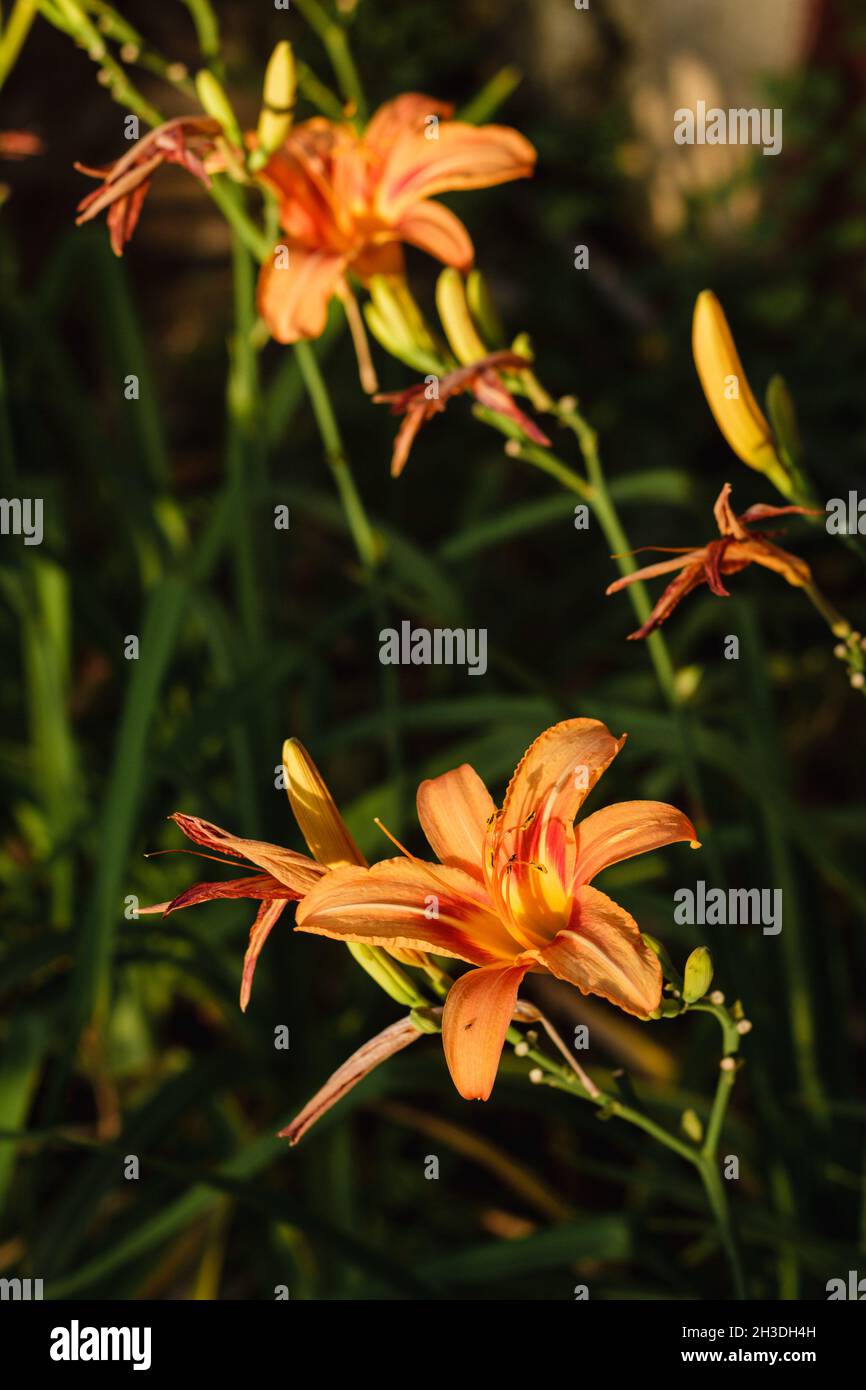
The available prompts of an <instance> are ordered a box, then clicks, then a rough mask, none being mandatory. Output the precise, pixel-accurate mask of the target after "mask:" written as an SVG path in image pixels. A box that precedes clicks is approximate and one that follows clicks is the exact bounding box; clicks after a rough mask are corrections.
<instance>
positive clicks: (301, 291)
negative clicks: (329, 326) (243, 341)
mask: <svg viewBox="0 0 866 1390" xmlns="http://www.w3.org/2000/svg"><path fill="white" fill-rule="evenodd" d="M275 250H276V248H275ZM345 268H346V262H345V259H344V257H342V256H337V255H334V254H333V253H332V252H329V251H310V250H307V249H306V248H305V247H302V246H297V245H295V244H294V243H293V244H291V245H290V246H289V247H288V265H286V266H285V267H283V268H280V266H279V265H278V263H277V258H276V255H274V256H272V257H271V258H269V259H268V260H267V261H265V263H264V265H263V266H262V269H261V273H260V275H259V285H258V310H259V313H260V314H261V316H262V318H263V319H264V320H265V323H266V324H267V325H268V328H269V329H270V332H271V335H272V336H273V337H274V338H276V340H277V342H278V343H296V342H298V341H299V340H300V339H301V338H318V337H319V335H320V333H322V332H324V328H325V324H326V323H327V321H328V304H329V302H330V299H331V296H332V295H334V294H335V293H336V291H337V287H338V286H339V284H340V282H341V280H342V278H343V271H344V270H345Z"/></svg>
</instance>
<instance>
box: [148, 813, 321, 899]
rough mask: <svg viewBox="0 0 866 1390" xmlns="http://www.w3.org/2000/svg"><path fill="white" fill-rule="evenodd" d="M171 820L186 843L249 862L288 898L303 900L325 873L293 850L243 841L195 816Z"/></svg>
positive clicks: (182, 816) (177, 815)
mask: <svg viewBox="0 0 866 1390" xmlns="http://www.w3.org/2000/svg"><path fill="white" fill-rule="evenodd" d="M170 819H171V820H173V821H175V822H176V823H177V825H179V826H180V828H181V830H182V831H183V833H184V835H186V837H187V839H189V840H192V841H193V842H194V843H195V844H197V845H204V846H205V847H206V848H207V849H216V850H220V852H221V853H222V854H231V855H233V856H234V857H235V858H236V859H248V860H249V861H250V863H251V864H257V865H258V867H259V868H260V869H265V870H266V871H267V873H269V874H273V876H274V878H276V879H279V881H280V883H282V884H284V885H285V886H286V888H289V889H290V890H291V891H290V892H289V893H287V894H286V896H287V897H297V898H300V897H303V895H304V893H309V891H310V889H311V888H312V887H313V886H314V885H315V884H316V883H317V882H318V881H319V879H320V878H321V877H322V874H323V873H324V872H325V870H324V869H323V868H322V866H321V865H320V864H317V863H315V861H314V860H312V859H308V858H307V856H306V855H305V854H295V852H294V850H291V849H283V848H282V846H280V845H271V844H268V843H267V841H265V840H243V839H241V837H240V836H239V835H232V834H231V833H230V832H229V831H228V830H222V829H221V828H220V826H218V825H213V824H212V823H211V821H207V820H201V819H200V818H199V817H198V816H185V815H183V814H182V813H181V812H180V811H176V812H175V814H174V815H173V816H171V817H170Z"/></svg>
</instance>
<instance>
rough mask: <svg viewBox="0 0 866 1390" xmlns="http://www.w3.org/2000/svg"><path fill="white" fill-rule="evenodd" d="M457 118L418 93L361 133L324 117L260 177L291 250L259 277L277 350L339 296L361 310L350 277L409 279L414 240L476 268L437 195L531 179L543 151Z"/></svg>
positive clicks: (307, 125) (449, 260)
mask: <svg viewBox="0 0 866 1390" xmlns="http://www.w3.org/2000/svg"><path fill="white" fill-rule="evenodd" d="M452 115H453V107H452V106H451V105H449V104H448V103H447V102H441V101H436V100H434V99H433V98H432V97H428V96H423V95H421V94H420V93H417V92H408V93H406V94H405V95H403V96H400V97H397V98H396V99H395V100H393V101H389V102H386V103H385V105H384V106H381V107H380V108H379V110H378V111H377V112H376V113H375V115H374V116H373V117H372V119H371V120H370V122H369V124H368V125H367V127H366V129H365V130H364V132H363V133H362V134H359V133H358V131H357V130H356V129H355V127H354V126H352V125H350V124H349V123H348V122H346V123H335V122H333V121H329V120H326V119H325V118H324V117H323V116H316V117H314V118H313V119H312V120H309V121H304V122H303V123H302V124H301V125H298V126H295V127H294V129H293V130H292V132H291V133H290V135H289V137H288V139H287V140H286V143H285V144H284V145H283V146H282V147H281V149H279V150H278V151H277V153H276V154H275V155H274V156H273V157H272V159H271V160H270V162H269V163H268V164H267V165H266V166H265V168H264V169H263V170H262V173H261V175H260V177H261V178H262V179H263V181H264V182H265V183H266V184H268V185H269V186H270V187H271V188H272V189H273V191H274V193H275V194H276V195H277V198H278V199H279V206H280V224H281V226H282V227H283V229H284V231H285V233H286V237H285V242H284V244H286V245H287V247H288V251H289V255H288V264H287V265H286V266H282V265H281V264H280V262H279V260H278V258H276V257H275V258H273V259H272V260H271V261H268V262H266V264H265V266H264V268H263V270H262V273H261V277H260V280H259V295H258V302H259V312H260V314H261V316H262V318H263V319H264V320H265V321H266V323H267V325H268V327H269V328H270V331H271V333H272V335H273V336H274V337H275V338H276V339H277V340H278V341H279V342H281V343H294V342H297V341H298V340H299V339H302V338H317V337H318V336H319V334H320V333H321V332H322V330H323V329H324V327H325V322H326V318H327V311H328V303H329V301H330V299H331V297H332V296H333V295H335V294H337V295H340V296H341V297H342V298H343V299H344V301H347V302H349V303H352V304H353V303H354V300H352V299H351V291H350V290H349V287H348V283H347V279H346V276H347V273H348V272H349V271H352V273H353V274H354V275H356V276H357V277H358V279H359V280H361V281H362V282H364V283H366V281H367V280H368V279H369V277H370V276H371V275H375V274H377V273H378V274H397V273H401V272H402V268H403V253H402V244H404V243H405V244H407V245H411V246H417V247H420V248H421V250H422V251H427V252H429V253H430V255H431V256H435V257H436V259H437V260H439V261H442V262H443V263H444V264H445V265H453V266H457V267H459V268H460V269H461V270H466V269H468V268H469V267H470V266H471V265H472V260H473V255H474V252H473V247H472V242H471V240H470V239H469V234H468V232H467V231H466V228H465V227H464V226H463V223H462V222H461V221H460V220H459V219H458V218H457V217H455V215H454V213H453V212H450V211H449V210H448V208H446V207H443V206H442V204H441V203H437V202H434V201H433V197H434V195H436V194H439V193H448V192H456V191H457V190H459V189H469V188H490V187H492V186H493V185H494V184H499V183H505V182H507V181H509V180H511V179H519V178H525V177H527V176H528V175H529V174H531V173H532V170H533V167H534V164H535V150H534V149H533V147H532V146H531V145H530V143H529V141H528V140H525V139H524V137H523V136H522V135H520V134H519V133H518V132H517V131H516V130H512V129H511V128H510V127H508V126H499V125H486V126H472V125H467V124H466V123H465V122H463V121H454V120H451V119H450V117H451V116H452ZM431 118H435V119H436V121H437V122H438V124H436V125H432V122H431ZM434 135H435V138H428V137H430V136H434ZM356 326H357V325H356Z"/></svg>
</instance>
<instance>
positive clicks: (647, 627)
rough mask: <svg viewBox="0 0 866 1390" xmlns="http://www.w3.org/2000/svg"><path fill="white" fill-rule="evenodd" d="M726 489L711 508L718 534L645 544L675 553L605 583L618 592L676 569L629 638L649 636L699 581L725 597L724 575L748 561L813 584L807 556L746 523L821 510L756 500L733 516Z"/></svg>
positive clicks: (790, 579)
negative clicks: (692, 541)
mask: <svg viewBox="0 0 866 1390" xmlns="http://www.w3.org/2000/svg"><path fill="white" fill-rule="evenodd" d="M730 495H731V485H730V483H725V486H724V487H723V488H722V490H721V492H720V493H719V495H718V497H717V498H716V504H715V507H714V508H713V511H714V514H715V518H716V525H717V526H718V528H719V534H720V537H721V539H720V540H717V541H709V542H708V543H707V544H706V545H702V546H699V547H698V548H697V549H692V550H690V549H689V548H688V547H683V548H679V547H667V546H645V547H643V548H644V549H646V550H657V551H671V550H675V552H676V557H677V558H676V559H675V560H660V561H659V562H658V563H657V564H655V565H647V566H646V567H645V568H644V569H640V570H635V571H634V573H633V574H626V575H623V577H622V578H621V579H615V580H614V582H613V583H612V584H609V585H608V587H607V590H606V592H607V593H608V594H616V593H618V592H619V590H620V589H624V588H626V586H627V585H629V584H634V583H636V581H637V580H639V579H654V578H655V577H656V575H659V574H670V573H671V571H673V570H679V571H680V572H679V574H678V575H677V577H676V579H674V580H673V581H672V583H670V584H669V585H668V587H667V588H666V589H665V591H664V593H663V594H662V596H661V598H660V599H659V601H658V603H657V604H656V606H655V608H654V609H653V611H652V613H651V614H650V616H649V617H648V618H647V620H646V622H645V623H644V624H643V626H642V627H639V628H638V630H637V632H630V633H629V638H628V640H629V641H630V642H634V641H637V640H638V639H639V638H642V637H647V636H648V635H649V634H650V633H651V632H654V631H655V629H656V628H657V627H661V625H662V623H663V622H664V621H665V619H666V618H668V617H670V615H671V613H672V612H673V611H674V609H675V608H676V606H677V604H678V603H680V602H681V601H682V599H684V598H685V597H686V595H687V594H690V593H691V592H692V590H693V589H697V588H698V587H699V585H701V584H707V585H709V587H710V589H711V590H712V592H713V593H714V594H717V595H718V596H719V597H720V598H729V597H730V594H729V593H728V590H727V589H726V588H725V586H724V583H723V582H722V580H723V576H725V575H729V574H739V572H740V570H744V569H745V568H746V566H747V565H763V566H764V568H765V569H769V570H775V572H776V574H781V576H782V578H783V579H786V580H787V581H788V583H789V584H792V585H793V586H794V587H795V588H799V589H803V588H811V587H812V572H811V570H810V569H809V566H808V565H807V564H806V561H805V560H801V559H799V558H798V557H797V556H796V555H791V554H790V553H789V552H788V551H787V550H783V549H782V548H781V546H778V545H775V544H774V543H773V541H771V540H770V539H769V535H771V534H772V532H770V533H768V532H765V531H752V530H750V529H749V528H750V525H751V523H753V522H755V521H764V520H767V519H769V518H770V517H776V516H789V515H791V514H796V515H799V516H821V515H822V513H821V512H817V511H814V510H810V508H808V507H770V506H766V505H765V504H764V503H761V502H758V503H756V505H755V506H754V507H749V509H748V511H745V512H743V513H742V515H741V516H737V515H736V514H735V512H734V509H733V507H732V506H731V503H730ZM634 553H635V554H637V553H638V552H637V551H635V552H634Z"/></svg>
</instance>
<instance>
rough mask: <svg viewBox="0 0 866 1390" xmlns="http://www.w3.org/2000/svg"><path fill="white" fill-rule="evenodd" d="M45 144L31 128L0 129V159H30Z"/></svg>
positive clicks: (39, 151) (40, 152)
mask: <svg viewBox="0 0 866 1390" xmlns="http://www.w3.org/2000/svg"><path fill="white" fill-rule="evenodd" d="M44 149H45V145H44V143H43V141H42V139H41V137H40V136H38V135H36V134H34V132H33V131H32V130H0V159H30V158H32V156H33V155H37V154H42V152H43V151H44Z"/></svg>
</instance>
